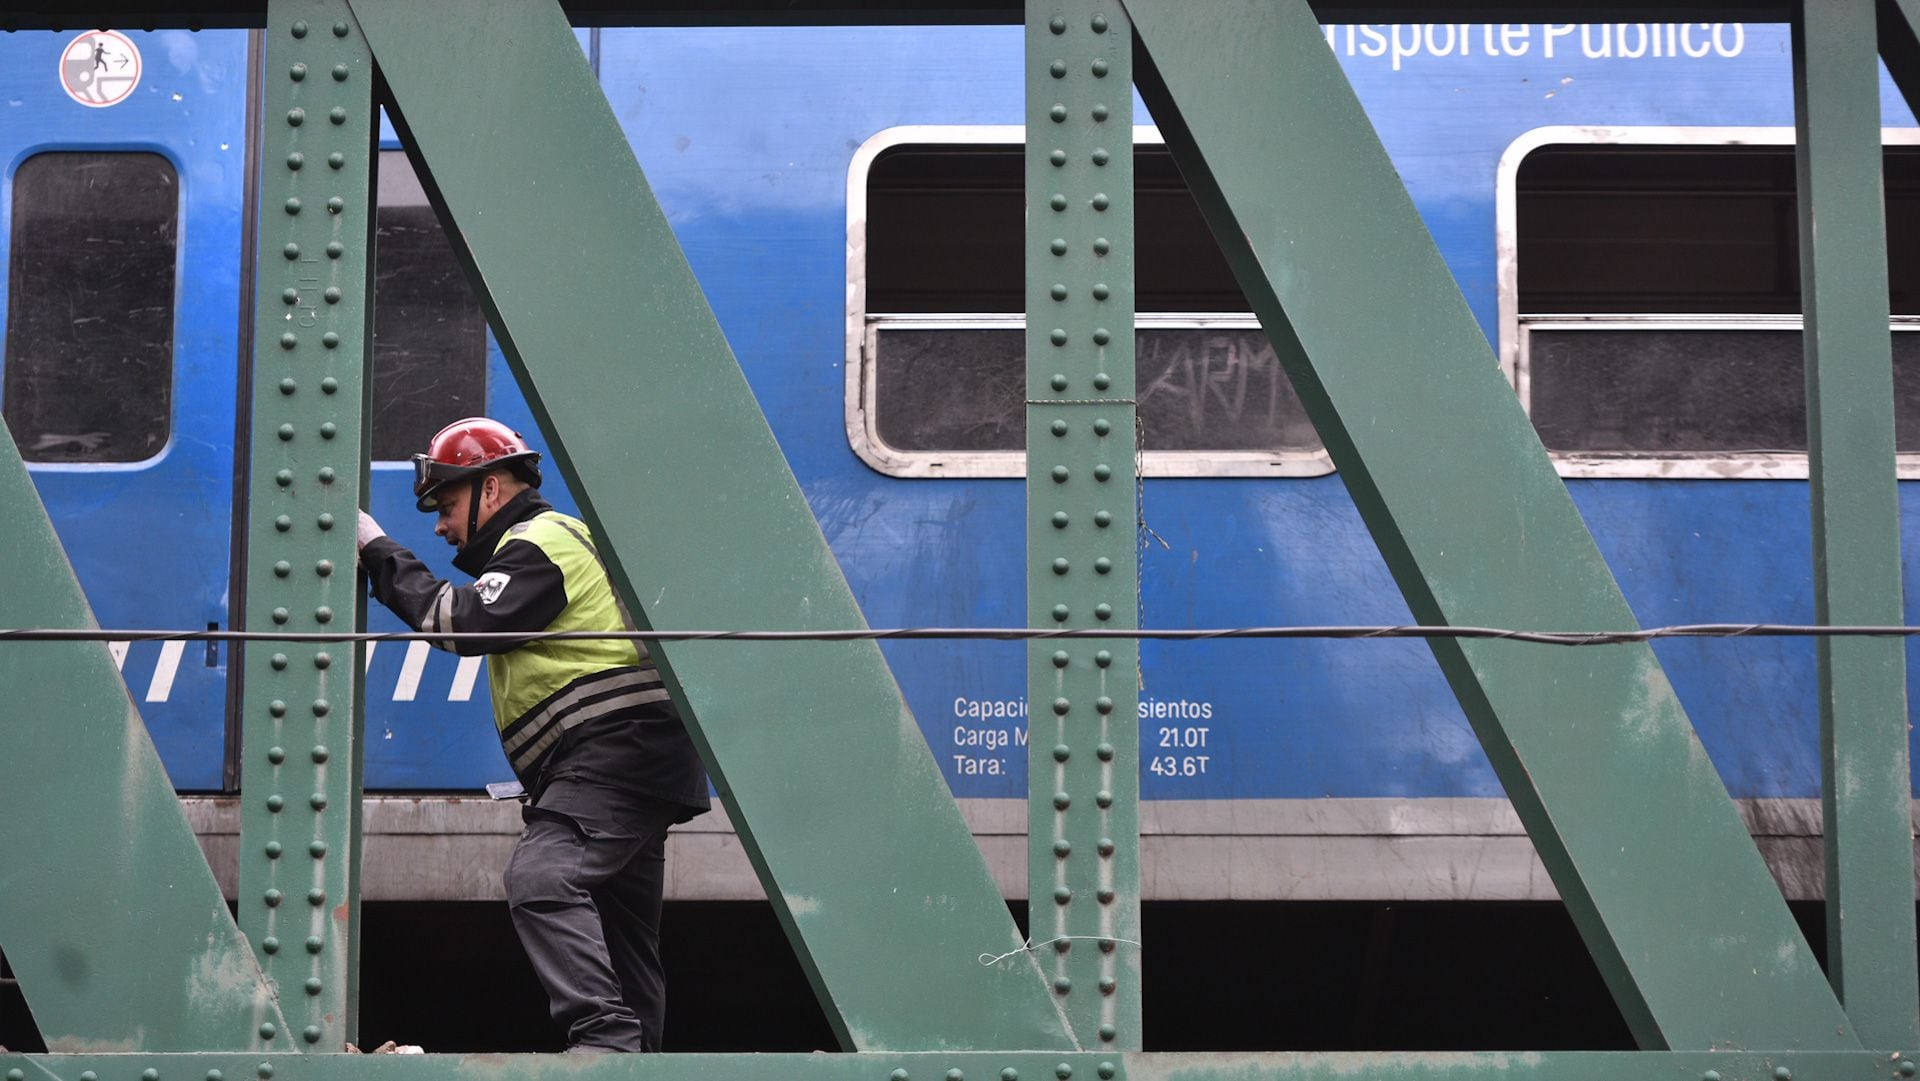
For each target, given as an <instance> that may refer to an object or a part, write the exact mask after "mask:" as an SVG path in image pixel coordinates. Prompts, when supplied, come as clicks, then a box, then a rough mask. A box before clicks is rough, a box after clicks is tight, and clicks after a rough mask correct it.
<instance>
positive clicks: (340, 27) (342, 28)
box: [333, 23, 347, 38]
mask: <svg viewBox="0 0 1920 1081" xmlns="http://www.w3.org/2000/svg"><path fill="white" fill-rule="evenodd" d="M333 36H334V37H337V38H343V37H346V36H347V24H346V23H334V24H333Z"/></svg>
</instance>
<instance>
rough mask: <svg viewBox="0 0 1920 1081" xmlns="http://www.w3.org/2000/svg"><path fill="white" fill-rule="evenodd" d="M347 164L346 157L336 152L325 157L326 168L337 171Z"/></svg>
mask: <svg viewBox="0 0 1920 1081" xmlns="http://www.w3.org/2000/svg"><path fill="white" fill-rule="evenodd" d="M346 164H347V156H346V155H345V154H342V153H341V152H339V151H338V150H336V151H334V152H333V153H331V154H328V155H327V168H329V169H338V168H341V167H342V166H344V165H346Z"/></svg>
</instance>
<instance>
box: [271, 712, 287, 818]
mask: <svg viewBox="0 0 1920 1081" xmlns="http://www.w3.org/2000/svg"><path fill="white" fill-rule="evenodd" d="M267 712H268V713H271V714H273V715H274V716H275V717H285V716H286V715H287V704H286V703H285V702H282V701H281V700H280V699H278V698H276V699H274V700H273V701H271V702H268V703H267ZM267 809H268V810H272V811H277V810H279V809H280V797H279V796H268V797H267Z"/></svg>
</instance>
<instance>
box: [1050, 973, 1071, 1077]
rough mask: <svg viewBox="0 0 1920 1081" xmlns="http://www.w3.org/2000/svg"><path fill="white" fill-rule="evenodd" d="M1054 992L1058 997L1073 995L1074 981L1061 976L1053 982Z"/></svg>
mask: <svg viewBox="0 0 1920 1081" xmlns="http://www.w3.org/2000/svg"><path fill="white" fill-rule="evenodd" d="M1053 992H1054V994H1057V995H1066V994H1071V993H1073V981H1072V980H1070V979H1068V978H1066V977H1065V976H1061V977H1060V978H1058V979H1056V980H1054V981H1053ZM1061 1065H1062V1066H1065V1065H1066V1064H1065V1063H1061ZM1055 1072H1056V1073H1058V1071H1055ZM1059 1076H1060V1077H1066V1076H1068V1075H1067V1074H1059Z"/></svg>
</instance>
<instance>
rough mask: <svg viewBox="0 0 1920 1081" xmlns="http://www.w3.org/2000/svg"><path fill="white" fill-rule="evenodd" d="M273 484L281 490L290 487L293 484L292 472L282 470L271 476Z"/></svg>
mask: <svg viewBox="0 0 1920 1081" xmlns="http://www.w3.org/2000/svg"><path fill="white" fill-rule="evenodd" d="M273 482H274V483H275V484H278V485H279V486H280V487H282V488H286V487H289V486H291V485H292V484H293V470H291V469H282V470H281V471H280V472H278V473H275V474H274V475H273Z"/></svg>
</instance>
